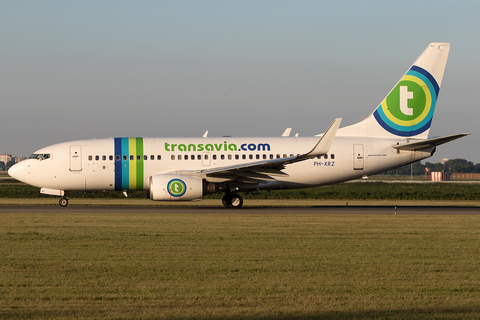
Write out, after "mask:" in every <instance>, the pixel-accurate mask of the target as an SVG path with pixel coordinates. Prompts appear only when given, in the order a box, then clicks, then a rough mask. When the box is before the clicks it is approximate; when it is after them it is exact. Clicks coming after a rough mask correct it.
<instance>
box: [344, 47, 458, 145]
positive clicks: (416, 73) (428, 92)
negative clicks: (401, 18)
mask: <svg viewBox="0 0 480 320" xmlns="http://www.w3.org/2000/svg"><path fill="white" fill-rule="evenodd" d="M449 51H450V43H431V44H429V45H428V47H427V48H426V49H425V51H424V52H423V53H422V54H421V55H420V57H418V59H417V60H416V61H415V62H414V63H413V65H412V66H411V67H410V68H409V69H408V71H407V73H405V75H404V76H403V77H402V78H401V79H400V81H399V82H398V83H397V84H396V85H395V87H394V88H393V89H392V90H391V91H390V93H389V94H388V95H387V96H386V97H385V99H384V100H383V101H382V102H381V103H380V105H379V106H378V107H377V108H376V109H375V111H374V112H373V113H372V114H371V115H370V116H369V117H368V118H366V119H365V120H363V121H361V122H359V123H357V124H354V125H351V126H348V127H345V128H341V129H339V130H338V134H337V135H338V136H340V135H342V136H368V137H378V138H387V137H392V138H393V137H405V138H415V139H426V138H428V132H429V131H430V126H431V124H432V119H433V113H434V111H435V106H436V104H437V98H438V93H439V91H440V86H441V84H442V79H443V73H444V71H445V65H446V63H447V57H448V53H449Z"/></svg>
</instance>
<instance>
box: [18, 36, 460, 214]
mask: <svg viewBox="0 0 480 320" xmlns="http://www.w3.org/2000/svg"><path fill="white" fill-rule="evenodd" d="M449 49H450V44H449V43H431V44H430V45H429V46H428V47H427V49H426V50H425V51H424V52H423V53H422V55H421V56H420V57H419V58H418V59H417V60H416V61H415V63H414V64H413V65H412V67H411V68H410V69H409V70H408V71H407V73H406V74H405V75H404V76H403V77H402V78H401V79H400V81H399V82H398V83H397V84H396V86H395V87H394V88H393V89H392V90H391V91H390V93H389V94H388V95H387V97H386V98H385V99H384V100H383V101H382V103H381V104H380V105H379V106H378V107H377V108H376V109H375V111H374V112H373V113H372V114H370V116H368V117H367V118H366V119H365V120H363V121H361V122H359V123H356V124H354V125H351V126H348V127H344V128H339V126H340V122H341V119H336V120H335V121H334V122H333V123H332V124H331V125H330V127H329V128H328V130H326V131H325V133H323V134H320V135H317V136H312V137H289V136H288V134H287V133H285V134H284V135H282V136H281V137H273V138H272V137H264V138H232V137H223V138H209V137H206V135H205V136H204V137H201V138H110V139H94V140H80V141H72V142H65V143H60V144H55V145H51V146H49V147H45V148H42V149H40V150H38V151H36V152H35V153H34V154H33V155H32V156H31V157H30V158H29V159H27V160H24V161H22V162H20V163H18V164H16V165H14V166H13V167H11V168H10V170H9V174H10V176H12V177H14V178H15V179H17V180H19V181H23V182H25V183H27V184H30V185H32V186H36V187H39V188H41V189H40V192H41V193H44V194H50V195H58V196H60V197H61V199H60V205H61V206H66V205H67V204H68V200H67V198H66V194H68V191H73V190H83V191H101V190H116V191H124V192H125V191H129V190H145V191H146V192H147V197H149V198H150V199H152V200H159V201H191V200H201V199H202V198H203V196H204V195H206V194H209V193H215V192H223V193H225V196H224V197H223V200H222V202H223V204H224V205H225V206H226V207H233V208H240V207H241V206H242V205H243V200H242V198H241V196H240V195H239V194H238V192H240V191H259V192H261V190H275V189H295V188H305V187H313V186H321V185H328V184H333V183H338V182H343V181H348V180H352V179H357V178H360V177H364V176H369V175H373V174H377V173H380V172H384V171H386V170H390V169H392V168H396V167H399V166H402V165H406V164H409V163H412V162H414V161H418V160H422V159H425V158H428V157H430V156H431V155H432V154H433V153H434V152H435V149H436V146H437V145H440V144H443V143H446V142H449V141H451V140H455V139H458V138H460V137H462V136H465V135H467V134H465V133H462V134H456V135H452V136H446V137H440V138H434V139H428V132H429V130H430V126H431V122H432V117H433V113H434V110H435V106H436V102H437V98H438V93H439V90H440V85H441V81H442V78H443V73H444V69H445V64H446V61H447V57H448V53H449ZM286 132H288V133H289V130H287V131H286Z"/></svg>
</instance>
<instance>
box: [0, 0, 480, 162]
mask: <svg viewBox="0 0 480 320" xmlns="http://www.w3.org/2000/svg"><path fill="white" fill-rule="evenodd" d="M0 6H1V8H2V10H1V11H0V97H1V99H0V104H1V107H0V110H1V113H0V154H2V153H7V154H12V155H15V156H29V155H30V154H32V153H33V152H34V151H35V150H38V149H40V148H42V147H45V146H48V145H51V144H54V143H59V142H64V141H71V140H80V139H90V138H109V137H127V136H131V137H136V136H137V137H178V136H184V135H186V136H202V135H203V134H204V132H205V131H206V130H208V131H209V136H210V137H213V136H224V135H229V136H246V137H251V136H279V135H281V134H282V132H283V131H284V130H285V128H287V127H292V128H293V130H292V134H295V133H299V134H300V135H301V136H308V135H314V134H319V133H322V132H324V131H325V130H326V128H327V127H328V126H329V125H330V123H331V122H332V121H333V120H334V119H335V118H339V117H341V118H343V122H342V126H346V125H349V124H353V123H356V122H358V121H361V120H363V119H364V118H366V117H367V116H368V115H369V114H370V113H371V112H372V111H373V110H374V109H375V108H376V107H377V106H378V104H379V103H380V102H381V101H382V100H383V98H384V97H385V96H386V95H387V93H388V92H389V91H390V89H391V88H392V87H393V86H394V85H395V84H396V83H397V81H398V80H399V79H400V78H401V77H402V76H403V74H404V73H405V72H406V71H407V69H408V68H409V67H410V65H411V64H412V63H413V62H414V61H415V59H416V58H417V57H418V56H419V55H420V54H421V53H422V51H423V50H424V49H425V48H426V47H427V45H428V44H429V43H430V42H451V43H452V47H451V50H450V55H449V60H448V63H447V67H446V70H445V75H444V78H443V82H442V88H441V90H440V95H439V100H438V103H437V106H436V112H435V115H434V117H433V123H432V128H431V130H430V136H443V135H450V134H456V133H463V132H467V133H472V134H471V135H470V136H468V137H464V138H462V139H460V140H456V141H453V142H450V143H448V144H445V145H442V146H439V147H438V148H437V152H436V153H435V155H434V156H433V157H431V158H429V159H427V160H426V161H430V162H438V160H440V159H442V158H444V157H447V158H450V159H454V158H463V159H467V160H469V161H473V162H474V163H480V152H479V143H478V137H479V136H480V135H479V134H480V125H479V119H480V110H479V107H478V101H477V97H476V96H477V91H478V89H477V87H478V80H477V79H478V76H477V75H478V74H479V73H480V59H479V58H478V54H479V52H480V42H479V41H478V38H479V36H478V31H479V30H480V19H478V12H480V2H479V1H462V0H459V1H444V0H438V1H420V0H416V1H409V0H406V1H395V2H393V1H368V0H367V1H301V0H299V1H279V0H276V1H258V0H257V1H141V0H140V1H119V0H115V1H49V0H44V1H0Z"/></svg>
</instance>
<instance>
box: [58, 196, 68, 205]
mask: <svg viewBox="0 0 480 320" xmlns="http://www.w3.org/2000/svg"><path fill="white" fill-rule="evenodd" d="M58 204H59V205H60V207H66V206H68V199H66V198H60V200H59V201H58Z"/></svg>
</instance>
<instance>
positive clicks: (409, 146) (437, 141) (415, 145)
mask: <svg viewBox="0 0 480 320" xmlns="http://www.w3.org/2000/svg"><path fill="white" fill-rule="evenodd" d="M469 134H470V133H459V134H454V135H451V136H445V137H438V138H432V139H426V140H419V141H415V142H408V143H403V144H397V145H394V146H393V147H394V148H395V149H398V150H409V151H414V150H419V149H423V148H426V147H435V146H439V145H441V144H444V143H447V142H450V141H453V140H456V139H459V138H461V137H465V136H468V135H469Z"/></svg>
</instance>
